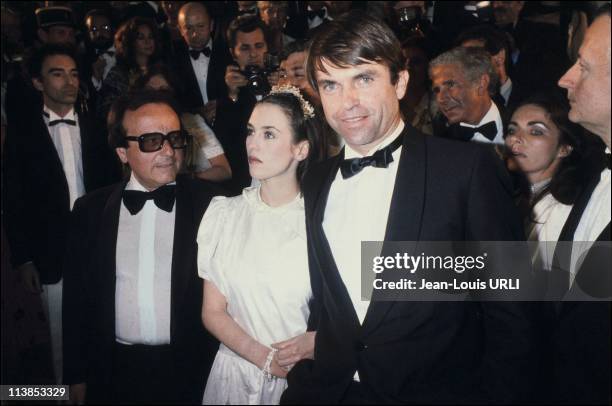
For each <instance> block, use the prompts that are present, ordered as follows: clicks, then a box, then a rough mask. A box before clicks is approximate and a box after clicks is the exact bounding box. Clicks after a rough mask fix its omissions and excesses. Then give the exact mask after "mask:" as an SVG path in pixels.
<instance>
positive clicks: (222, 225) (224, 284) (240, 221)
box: [198, 187, 312, 404]
mask: <svg viewBox="0 0 612 406" xmlns="http://www.w3.org/2000/svg"><path fill="white" fill-rule="evenodd" d="M198 272H199V275H200V277H202V278H203V279H205V280H207V281H210V282H212V283H214V284H215V286H216V287H217V289H219V291H220V292H221V293H222V294H223V295H224V296H225V298H226V300H227V311H228V313H229V315H230V316H231V317H232V318H233V319H234V320H235V321H236V323H238V325H240V327H241V328H242V329H243V330H244V331H245V332H246V333H247V334H249V335H250V336H251V337H253V338H254V339H255V340H257V341H258V342H260V343H261V344H263V345H266V346H270V345H271V344H273V343H277V342H280V341H284V340H287V339H289V338H292V337H295V336H297V335H299V334H302V333H304V332H305V331H306V323H307V320H308V316H309V308H308V301H309V300H310V298H311V296H312V292H311V289H310V277H309V273H308V257H307V251H306V226H305V220H304V202H303V199H302V198H301V197H299V196H297V197H296V199H295V200H293V201H292V202H291V203H288V204H286V205H284V206H282V207H274V208H273V207H270V206H268V205H266V204H265V203H264V202H263V201H262V200H261V197H260V194H259V187H250V188H246V189H244V191H243V193H242V195H241V196H236V197H233V198H225V197H221V196H219V197H215V198H214V199H213V200H212V201H211V203H210V205H209V207H208V209H207V211H206V213H205V214H204V218H203V219H202V223H201V224H200V229H199V231H198ZM286 386H287V383H286V380H284V379H278V378H277V379H274V380H271V381H267V380H266V379H265V378H264V376H263V374H262V373H261V371H260V370H259V368H258V367H257V366H255V365H254V364H252V363H250V362H249V361H247V360H245V359H243V358H242V357H240V356H239V355H237V354H235V353H234V352H233V351H231V350H230V349H229V348H227V347H225V346H224V345H223V344H221V346H220V348H219V351H218V352H217V355H216V357H215V361H214V363H213V366H212V370H211V372H210V376H209V378H208V382H207V383H206V389H205V391H204V399H203V403H204V404H278V403H279V400H280V396H281V394H282V393H283V391H284V390H285V388H286Z"/></svg>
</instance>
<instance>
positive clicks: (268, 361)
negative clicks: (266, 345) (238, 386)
mask: <svg viewBox="0 0 612 406" xmlns="http://www.w3.org/2000/svg"><path fill="white" fill-rule="evenodd" d="M276 351H278V350H277V349H275V348H272V349H271V350H270V352H269V353H268V356H267V357H266V362H265V363H264V366H263V368H262V369H261V373H262V374H263V375H264V377H265V378H266V380H267V381H271V380H273V379H275V378H276V377H275V376H274V375H272V372H271V371H270V367H271V366H272V360H273V359H274V354H276Z"/></svg>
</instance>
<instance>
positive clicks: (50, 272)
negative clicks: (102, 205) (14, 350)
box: [2, 110, 116, 284]
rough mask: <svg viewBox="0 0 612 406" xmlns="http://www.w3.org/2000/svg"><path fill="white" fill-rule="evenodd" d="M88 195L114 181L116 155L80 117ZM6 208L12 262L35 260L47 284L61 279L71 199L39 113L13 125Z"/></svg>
mask: <svg viewBox="0 0 612 406" xmlns="http://www.w3.org/2000/svg"><path fill="white" fill-rule="evenodd" d="M79 128H80V130H81V152H82V162H83V180H84V184H85V190H86V191H88V192H89V191H92V190H95V189H96V188H98V187H100V186H104V185H107V184H109V183H111V182H112V181H114V180H115V179H113V174H115V173H116V172H115V171H113V168H114V166H113V163H114V161H113V160H112V159H113V158H112V155H111V154H112V152H111V151H110V149H109V148H108V146H107V144H106V140H105V137H104V135H103V134H101V133H100V131H99V126H96V125H95V123H94V122H93V121H91V120H90V119H88V118H87V117H86V116H84V115H82V114H79ZM4 176H5V178H4V190H3V193H2V195H3V207H4V222H5V224H6V233H7V236H8V240H9V244H10V247H11V262H12V264H13V266H15V267H17V266H19V265H22V264H24V263H26V262H28V261H33V262H34V265H36V268H37V269H38V271H39V272H40V278H41V282H42V283H44V284H51V283H57V282H58V281H59V280H60V279H61V277H62V256H63V253H64V247H65V242H66V235H67V232H68V216H69V213H70V197H69V193H68V183H67V181H66V175H65V174H64V170H63V168H62V164H61V161H60V159H59V155H58V154H57V150H56V149H55V146H54V145H53V141H52V140H51V137H50V135H49V131H48V130H47V126H46V125H45V122H44V120H43V116H42V114H41V112H40V111H39V110H36V112H35V113H31V114H27V115H24V117H23V118H22V119H21V120H19V121H18V122H13V123H10V126H9V131H8V136H7V139H6V150H5V156H4Z"/></svg>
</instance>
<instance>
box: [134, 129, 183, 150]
mask: <svg viewBox="0 0 612 406" xmlns="http://www.w3.org/2000/svg"><path fill="white" fill-rule="evenodd" d="M125 139H126V140H128V141H138V148H140V150H141V151H142V152H156V151H159V150H160V149H162V148H163V147H164V142H165V141H168V142H169V143H170V146H171V147H172V148H173V149H183V148H185V147H186V146H187V135H186V134H185V132H184V131H182V130H179V131H170V132H169V133H168V134H166V135H164V134H162V133H147V134H142V135H139V136H138V137H127V136H126V137H125Z"/></svg>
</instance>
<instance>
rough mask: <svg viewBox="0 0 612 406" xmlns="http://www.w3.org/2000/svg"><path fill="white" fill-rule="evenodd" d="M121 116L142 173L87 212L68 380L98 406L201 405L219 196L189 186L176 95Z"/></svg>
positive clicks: (77, 232) (71, 278)
mask: <svg viewBox="0 0 612 406" xmlns="http://www.w3.org/2000/svg"><path fill="white" fill-rule="evenodd" d="M115 106H116V108H115V111H116V121H115V122H114V123H113V124H112V125H111V129H110V137H109V140H110V143H111V144H112V146H113V147H115V151H116V153H117V155H118V157H119V159H120V160H121V162H122V163H124V164H125V165H128V166H129V168H130V169H131V175H130V177H129V180H128V181H127V182H126V181H124V182H121V183H118V184H115V185H112V186H109V187H107V188H104V189H101V190H99V191H97V192H96V193H92V194H89V195H87V196H85V197H83V198H82V199H80V200H78V201H77V203H76V205H75V210H74V213H73V215H72V222H71V232H70V238H69V241H68V246H69V249H70V251H71V253H72V255H71V256H70V257H69V258H68V259H67V263H66V268H65V284H64V287H65V296H64V306H63V310H64V351H65V363H64V382H65V383H66V384H69V385H70V391H71V399H74V400H76V401H83V400H85V399H87V401H88V403H98V402H104V403H106V402H112V403H126V404H131V403H143V402H146V403H168V404H170V403H172V404H175V403H197V402H199V401H201V399H202V393H203V389H204V382H206V378H207V374H208V371H209V370H210V367H211V365H212V359H213V357H214V354H215V352H216V347H215V344H216V342H215V340H214V339H212V337H211V336H209V335H208V334H207V333H206V332H205V330H204V327H203V325H202V321H201V316H200V314H201V313H200V310H201V306H202V282H201V280H198V279H199V278H198V276H197V269H196V233H197V229H198V225H199V223H200V220H201V217H202V215H203V213H204V211H205V209H206V207H207V206H208V202H209V201H210V199H211V198H212V196H213V193H214V192H215V189H214V186H212V184H207V183H203V182H201V181H199V180H191V179H189V178H183V177H181V178H179V179H177V177H176V175H177V173H178V171H179V168H180V167H181V165H182V163H183V159H184V148H185V146H186V142H187V140H186V136H185V133H184V132H182V130H181V125H180V121H179V113H180V112H179V110H178V108H177V104H176V103H175V102H174V101H173V100H171V99H169V98H168V96H167V95H165V94H161V93H156V92H151V91H149V92H143V93H137V94H134V95H128V96H126V97H124V98H122V99H120V100H119V101H118V102H117V103H116V105H115Z"/></svg>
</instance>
